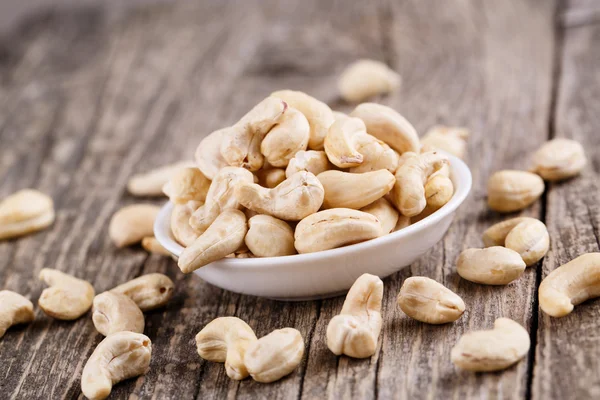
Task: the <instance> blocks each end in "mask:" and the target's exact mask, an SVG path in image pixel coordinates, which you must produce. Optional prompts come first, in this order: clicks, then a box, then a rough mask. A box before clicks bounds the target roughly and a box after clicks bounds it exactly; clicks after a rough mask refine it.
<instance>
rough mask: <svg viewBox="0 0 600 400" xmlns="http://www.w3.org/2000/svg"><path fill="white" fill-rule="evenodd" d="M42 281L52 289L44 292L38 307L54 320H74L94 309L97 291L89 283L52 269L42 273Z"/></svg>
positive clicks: (45, 269)
mask: <svg viewBox="0 0 600 400" xmlns="http://www.w3.org/2000/svg"><path fill="white" fill-rule="evenodd" d="M40 279H41V280H42V281H44V282H45V283H46V284H47V285H49V286H50V287H49V288H46V289H44V290H43V291H42V294H41V296H40V298H39V300H38V305H39V306H40V308H41V309H42V310H43V311H44V312H45V313H46V314H48V315H49V316H51V317H52V318H56V319H61V320H67V321H70V320H74V319H77V318H79V317H81V316H82V315H83V314H85V313H86V312H87V311H88V310H89V309H90V307H92V301H93V300H94V295H95V291H94V287H93V286H92V285H90V283H89V282H87V281H84V280H82V279H78V278H75V277H74V276H71V275H68V274H65V273H64V272H60V271H58V270H56V269H50V268H43V269H42V270H41V271H40Z"/></svg>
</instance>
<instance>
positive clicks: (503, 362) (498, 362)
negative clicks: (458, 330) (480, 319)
mask: <svg viewBox="0 0 600 400" xmlns="http://www.w3.org/2000/svg"><path fill="white" fill-rule="evenodd" d="M530 344H531V343H530V339H529V333H528V332H527V330H526V329H525V328H523V327H522V326H521V325H520V324H519V323H517V322H515V321H513V320H512V319H509V318H498V319H497V320H496V321H495V322H494V329H492V330H484V331H475V332H469V333H465V334H464V335H462V336H461V338H460V339H459V340H458V342H457V343H456V345H455V346H454V347H453V348H452V351H451V353H450V358H451V360H452V363H454V365H456V366H457V367H460V368H462V369H465V370H467V371H480V372H486V371H500V370H502V369H506V368H508V367H510V366H511V365H513V364H516V363H517V362H519V361H520V360H521V359H523V357H525V356H526V355H527V353H528V352H529V346H530Z"/></svg>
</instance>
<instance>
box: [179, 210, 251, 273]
mask: <svg viewBox="0 0 600 400" xmlns="http://www.w3.org/2000/svg"><path fill="white" fill-rule="evenodd" d="M247 231H248V227H247V224H246V215H244V213H243V212H241V211H240V210H225V211H223V212H222V213H221V214H219V216H218V217H217V219H215V220H214V222H213V223H212V224H211V225H210V226H209V227H208V229H207V230H206V231H205V232H204V233H203V234H202V235H200V236H199V237H198V239H196V240H195V241H194V242H193V243H192V244H191V245H190V246H189V247H186V248H185V249H184V250H183V252H182V253H181V256H179V261H178V262H177V265H178V266H179V269H181V272H183V273H185V274H187V273H190V272H193V271H195V270H197V269H198V268H201V267H203V266H205V265H207V264H210V263H211V262H213V261H217V260H220V259H221V258H223V257H225V256H227V255H228V254H231V253H233V252H234V251H236V250H237V249H239V248H240V246H241V245H242V244H243V243H244V237H245V236H246V232H247Z"/></svg>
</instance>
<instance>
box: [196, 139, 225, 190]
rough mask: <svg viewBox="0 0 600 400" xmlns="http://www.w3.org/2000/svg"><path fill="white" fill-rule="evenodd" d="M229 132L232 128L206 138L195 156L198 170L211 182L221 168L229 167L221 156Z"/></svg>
mask: <svg viewBox="0 0 600 400" xmlns="http://www.w3.org/2000/svg"><path fill="white" fill-rule="evenodd" d="M229 131H230V128H223V129H219V130H217V131H214V132H213V133H211V134H210V135H208V136H206V137H205V138H204V139H202V141H201V142H200V144H199V145H198V148H197V149H196V153H195V154H194V159H195V160H196V165H197V166H198V169H199V170H200V171H202V173H203V174H204V176H206V177H207V178H208V179H210V180H211V181H212V180H213V179H215V176H217V173H219V171H220V170H221V168H223V167H226V166H228V165H229V164H227V161H225V159H224V158H223V156H222V155H221V144H222V143H223V141H224V140H225V136H226V134H227V133H228V132H229Z"/></svg>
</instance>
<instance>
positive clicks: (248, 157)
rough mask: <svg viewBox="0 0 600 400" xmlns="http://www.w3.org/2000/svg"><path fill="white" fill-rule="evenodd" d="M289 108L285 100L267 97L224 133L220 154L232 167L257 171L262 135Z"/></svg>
mask: <svg viewBox="0 0 600 400" xmlns="http://www.w3.org/2000/svg"><path fill="white" fill-rule="evenodd" d="M287 109H288V105H287V104H286V102H285V101H282V100H281V99H278V98H276V97H267V98H266V99H264V100H263V101H261V102H260V103H258V104H257V105H256V106H254V108H253V109H252V110H250V111H249V112H248V113H247V114H246V115H244V116H243V117H242V119H240V120H239V121H238V122H237V123H236V124H235V125H234V126H232V127H231V128H229V129H228V130H227V131H226V132H225V134H224V135H225V137H224V138H223V141H222V143H221V155H222V156H223V158H224V159H225V161H226V162H227V163H228V164H229V165H231V166H233V167H242V168H247V169H249V170H250V171H258V170H259V169H261V168H262V166H263V164H264V162H265V159H264V156H263V155H262V153H261V152H260V146H261V142H262V141H263V138H264V137H265V135H266V134H267V133H268V132H269V131H270V130H271V128H273V127H274V126H275V125H276V124H277V123H278V122H280V121H281V119H282V117H283V115H284V113H285V112H286V110H287Z"/></svg>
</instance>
